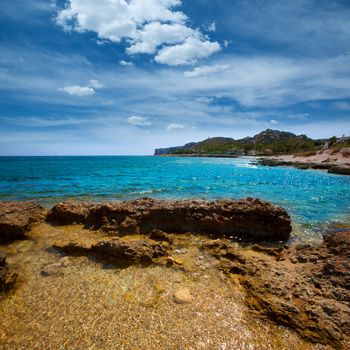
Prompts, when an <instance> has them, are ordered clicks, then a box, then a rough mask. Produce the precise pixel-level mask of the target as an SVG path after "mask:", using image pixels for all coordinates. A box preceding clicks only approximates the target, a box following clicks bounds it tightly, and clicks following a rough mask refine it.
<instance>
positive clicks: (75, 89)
mask: <svg viewBox="0 0 350 350" xmlns="http://www.w3.org/2000/svg"><path fill="white" fill-rule="evenodd" d="M104 87H105V85H104V84H102V83H101V82H100V81H98V80H96V79H92V80H90V81H89V85H88V86H79V85H73V86H66V87H64V88H59V89H58V90H59V91H64V92H66V93H67V94H68V95H71V96H91V95H94V94H95V92H96V90H98V89H102V88H104Z"/></svg>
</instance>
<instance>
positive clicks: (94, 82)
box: [90, 79, 105, 90]
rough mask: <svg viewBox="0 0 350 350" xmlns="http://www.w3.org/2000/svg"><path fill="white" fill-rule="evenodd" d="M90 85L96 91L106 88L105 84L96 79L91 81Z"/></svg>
mask: <svg viewBox="0 0 350 350" xmlns="http://www.w3.org/2000/svg"><path fill="white" fill-rule="evenodd" d="M90 85H91V87H92V88H94V89H96V90H97V89H102V88H104V87H105V85H104V84H102V83H101V82H100V81H98V80H95V79H92V80H90Z"/></svg>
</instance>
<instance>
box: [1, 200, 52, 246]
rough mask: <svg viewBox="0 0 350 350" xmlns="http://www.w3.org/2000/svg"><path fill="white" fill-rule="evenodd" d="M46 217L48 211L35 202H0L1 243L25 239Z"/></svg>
mask: <svg viewBox="0 0 350 350" xmlns="http://www.w3.org/2000/svg"><path fill="white" fill-rule="evenodd" d="M45 215H46V210H45V209H44V208H43V207H42V206H40V205H39V204H37V203H35V202H0V242H7V241H13V240H16V239H23V238H24V237H25V233H26V232H27V231H28V230H29V229H30V228H31V227H32V225H33V224H35V223H38V222H40V221H43V220H44V219H45Z"/></svg>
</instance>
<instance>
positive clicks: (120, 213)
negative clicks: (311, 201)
mask: <svg viewBox="0 0 350 350" xmlns="http://www.w3.org/2000/svg"><path fill="white" fill-rule="evenodd" d="M47 220H48V221H49V222H53V223H56V224H61V225H65V224H73V223H81V224H84V225H85V226H87V227H91V228H94V229H102V230H104V231H105V232H110V233H116V234H121V235H123V234H124V235H126V234H135V233H140V234H150V233H152V232H153V234H157V231H154V230H158V233H159V231H163V232H165V233H187V232H192V233H199V234H210V235H217V236H225V235H233V236H237V237H240V238H243V239H246V240H254V241H261V240H272V241H285V240H287V239H288V238H289V236H290V233H291V220H290V217H289V215H288V213H287V212H286V211H285V210H284V209H282V208H280V207H276V206H273V205H271V204H270V203H268V202H265V201H261V200H259V199H252V198H247V199H242V200H238V201H231V200H218V201H213V202H208V201H199V200H182V201H161V200H153V199H148V198H145V199H140V200H135V201H129V202H116V203H108V204H91V203H86V204H85V203H60V204H58V205H56V206H55V207H54V208H53V209H52V210H51V211H50V212H49V214H48V216H47Z"/></svg>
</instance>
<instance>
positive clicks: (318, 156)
mask: <svg viewBox="0 0 350 350" xmlns="http://www.w3.org/2000/svg"><path fill="white" fill-rule="evenodd" d="M258 164H260V165H265V166H292V167H295V168H298V169H316V170H326V171H328V173H331V174H340V175H350V148H341V149H334V150H330V149H329V150H323V151H317V152H306V153H301V154H292V155H281V156H273V157H264V158H261V159H259V160H258Z"/></svg>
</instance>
